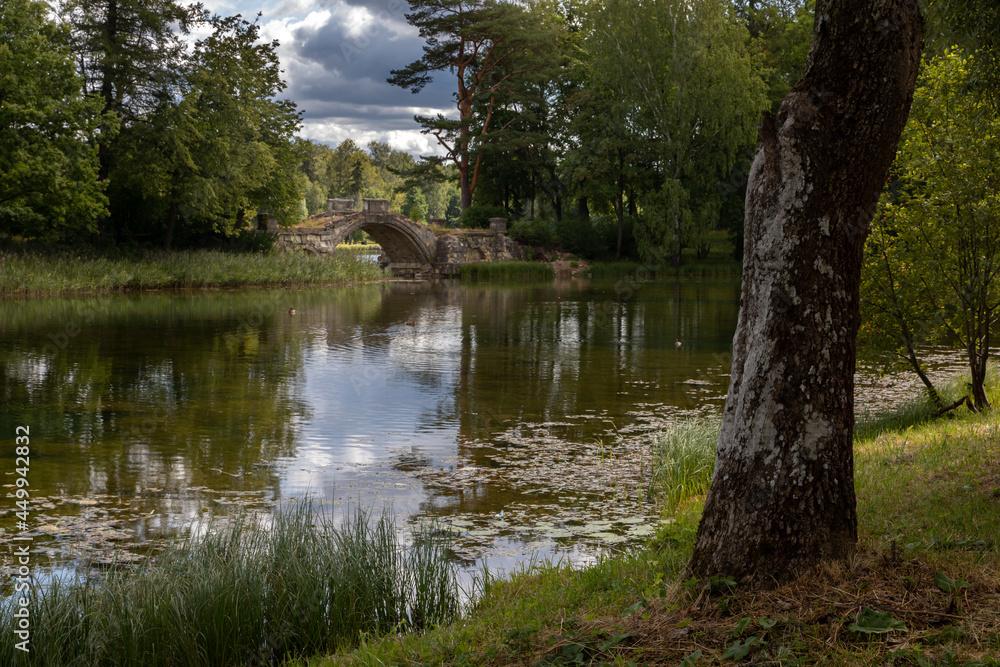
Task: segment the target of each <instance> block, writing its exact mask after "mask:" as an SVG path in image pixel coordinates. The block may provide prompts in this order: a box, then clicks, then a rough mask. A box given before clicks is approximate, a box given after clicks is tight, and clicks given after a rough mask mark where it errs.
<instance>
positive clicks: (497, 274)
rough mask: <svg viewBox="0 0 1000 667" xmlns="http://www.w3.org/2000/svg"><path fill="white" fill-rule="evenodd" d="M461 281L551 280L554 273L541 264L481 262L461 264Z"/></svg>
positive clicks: (548, 266)
mask: <svg viewBox="0 0 1000 667" xmlns="http://www.w3.org/2000/svg"><path fill="white" fill-rule="evenodd" d="M461 277H462V280H552V279H554V278H555V272H554V271H553V270H552V267H551V266H550V265H548V264H543V263H541V262H481V263H478V264H463V265H462V267H461Z"/></svg>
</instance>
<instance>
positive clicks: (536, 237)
mask: <svg viewBox="0 0 1000 667" xmlns="http://www.w3.org/2000/svg"><path fill="white" fill-rule="evenodd" d="M509 233H510V237H511V238H512V239H514V240H515V241H517V242H518V243H522V244H524V245H532V246H535V245H540V246H546V247H547V246H550V245H552V228H551V227H550V226H549V223H548V222H547V221H545V220H537V219H536V220H518V221H517V222H515V223H514V225H513V226H512V227H510V229H509Z"/></svg>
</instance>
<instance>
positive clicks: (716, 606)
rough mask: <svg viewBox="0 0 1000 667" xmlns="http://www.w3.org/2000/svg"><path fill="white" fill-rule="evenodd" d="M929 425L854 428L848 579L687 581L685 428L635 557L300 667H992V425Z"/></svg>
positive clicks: (544, 580) (969, 417) (691, 460)
mask: <svg viewBox="0 0 1000 667" xmlns="http://www.w3.org/2000/svg"><path fill="white" fill-rule="evenodd" d="M927 413H928V411H927V409H926V408H923V407H920V406H916V407H909V408H907V409H904V410H902V411H901V412H900V413H899V414H897V415H894V416H892V417H887V418H882V419H879V420H870V421H866V422H864V423H861V424H859V425H858V427H857V429H858V430H857V433H858V435H859V440H858V441H857V443H856V487H857V494H858V514H859V520H860V526H859V529H860V540H859V551H858V554H857V556H856V557H854V558H853V559H852V560H851V561H850V562H848V563H839V564H832V565H829V566H827V567H824V568H822V569H821V570H820V571H818V572H815V573H813V574H811V575H809V576H806V577H803V578H802V579H800V580H799V581H797V582H794V583H792V584H789V585H786V586H783V587H780V588H778V589H776V590H774V591H769V592H765V593H759V592H756V593H755V592H749V591H747V592H743V591H741V590H739V588H738V586H733V585H731V584H732V583H734V582H727V581H726V580H718V581H713V582H693V581H686V580H685V577H684V574H683V571H684V566H685V564H686V561H687V559H688V557H689V556H690V553H691V548H692V544H693V539H694V532H695V529H696V526H697V521H698V518H699V515H700V511H701V503H702V499H703V495H701V494H702V493H703V489H704V488H705V487H706V486H707V480H708V478H709V476H710V471H711V459H712V453H711V452H712V449H713V448H714V441H715V436H716V433H717V428H718V423H717V422H714V423H713V422H701V423H698V424H694V425H684V426H681V427H678V428H677V429H673V430H671V431H668V432H666V433H665V434H664V436H663V439H662V440H661V442H660V443H658V444H657V445H656V447H657V451H658V452H659V455H658V456H659V460H660V461H663V462H670V463H671V466H670V468H669V469H668V468H664V469H662V470H661V471H660V472H659V473H658V478H654V487H655V489H651V490H655V491H656V493H658V494H659V495H660V496H661V497H663V498H664V499H665V500H668V504H670V503H672V506H673V516H674V517H675V519H676V521H675V522H674V523H672V524H670V525H669V526H668V527H667V528H666V529H665V530H664V531H663V532H662V533H661V534H660V535H658V536H657V538H656V539H655V540H654V541H653V542H652V543H651V544H650V545H648V546H647V547H646V548H645V549H643V550H639V551H636V552H633V553H626V554H620V555H613V556H609V557H607V558H605V559H604V560H602V561H601V562H599V563H598V564H596V565H593V566H591V567H587V568H585V569H582V570H572V569H570V568H567V567H559V566H550V565H543V566H540V567H533V568H525V569H524V570H523V571H522V572H520V573H519V574H516V575H515V576H513V577H511V578H510V579H509V580H506V581H492V582H488V585H487V586H485V588H484V590H485V594H484V595H483V597H481V598H480V599H479V600H478V603H477V606H476V608H475V609H474V610H473V611H472V613H470V614H468V615H466V617H465V618H464V619H462V620H460V621H457V622H456V623H454V624H452V625H449V626H445V627H441V628H438V629H436V630H434V631H432V632H429V633H426V634H424V635H420V636H408V637H393V636H388V637H383V638H378V639H368V640H366V641H365V642H363V643H362V645H361V646H360V647H359V648H357V649H354V650H351V651H349V652H345V653H340V654H335V655H331V656H329V657H327V658H325V659H313V660H311V661H310V662H308V664H309V665H310V666H311V667H317V666H319V665H342V664H344V665H413V664H447V665H483V666H488V665H570V664H581V665H604V664H607V665H639V664H669V665H685V666H688V667H690V666H708V665H730V664H754V665H859V666H860V665H865V666H868V665H897V666H902V665H910V666H913V667H952V666H956V667H986V666H997V665H1000V662H998V661H997V660H998V659H1000V555H998V544H1000V418H998V414H997V413H996V412H992V411H991V412H988V413H985V414H980V415H973V414H971V413H968V412H967V411H963V412H960V413H957V414H956V415H955V416H953V417H951V418H942V419H937V420H933V421H927V419H926V416H927ZM673 468H680V469H681V472H676V473H675V472H672V471H671V470H672V469H673ZM691 493H693V494H694V495H689V494H691ZM654 495H655V493H654ZM706 584H708V586H707V587H706ZM866 609H868V610H873V612H878V613H879V614H887V616H885V615H877V614H875V613H873V612H870V611H866ZM303 664H305V663H303Z"/></svg>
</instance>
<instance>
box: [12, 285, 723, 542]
mask: <svg viewBox="0 0 1000 667" xmlns="http://www.w3.org/2000/svg"><path fill="white" fill-rule="evenodd" d="M621 296H622V295H619V294H616V291H615V289H614V287H613V286H612V285H585V284H578V283H562V284H554V285H536V286H516V287H497V286H463V285H457V284H445V283H439V284H426V283H394V284H381V285H369V286H364V287H358V288H350V289H313V290H303V291H281V290H270V291H257V292H214V293H212V292H198V293H192V294H176V293H169V294H168V293H151V294H142V295H137V296H114V297H94V298H76V299H35V300H24V301H5V302H2V303H0V398H2V400H3V402H4V405H5V406H6V408H5V410H4V412H3V414H2V415H0V433H5V434H13V431H14V427H15V426H17V425H21V424H27V425H30V426H31V430H32V435H33V438H32V466H31V486H32V494H33V496H32V497H33V499H34V501H35V502H36V506H35V508H34V516H33V521H34V522H35V523H34V525H35V526H37V528H36V530H35V532H36V533H37V537H38V540H37V542H36V548H37V549H39V550H41V551H45V552H46V553H49V554H50V555H51V556H52V557H53V558H56V559H66V558H67V557H69V556H70V555H72V554H81V553H82V554H87V553H93V552H94V550H95V549H96V552H97V553H99V554H100V553H103V551H102V549H105V550H106V548H107V547H108V546H109V545H110V546H113V545H115V544H125V543H128V542H129V541H130V539H131V538H132V537H133V536H138V537H140V538H146V537H156V536H160V535H164V534H171V532H172V531H174V530H175V529H177V528H180V527H186V526H188V525H189V524H190V522H191V521H192V520H193V519H194V518H196V517H199V516H202V515H204V514H205V513H206V512H221V513H226V512H230V511H232V509H233V508H236V507H245V506H250V507H267V506H269V505H270V504H273V503H274V502H277V501H279V500H282V499H288V498H291V497H301V496H303V495H305V494H307V493H312V494H316V495H319V496H321V497H325V498H327V499H329V500H331V501H334V502H338V503H344V502H348V501H350V502H359V503H362V504H365V505H376V506H377V505H381V504H382V503H383V502H390V503H392V505H393V507H394V509H395V510H396V511H397V512H398V513H400V514H401V515H404V516H408V515H430V516H444V517H451V518H452V519H455V518H456V517H459V518H458V519H457V521H459V523H458V524H457V525H456V526H452V528H453V530H454V531H455V532H456V534H460V535H461V534H463V527H462V524H461V522H467V523H468V522H471V523H470V525H468V526H465V529H464V533H471V532H483V531H485V533H486V534H483V535H479V536H471V537H480V538H482V539H478V540H476V539H468V540H467V541H466V543H465V545H466V551H465V554H466V555H468V556H470V557H472V556H474V555H475V554H476V553H479V552H478V551H476V549H481V548H486V546H488V545H489V544H497V543H500V542H503V541H504V540H508V541H519V542H520V543H521V544H522V546H523V545H531V544H535V545H536V546H537V545H538V544H543V546H544V545H546V544H547V545H554V546H561V547H566V548H571V547H572V545H573V544H574V539H575V538H573V539H571V538H568V537H565V536H563V533H561V532H559V531H567V530H568V531H569V532H570V533H573V535H574V536H575V537H579V536H580V535H579V534H577V533H574V532H573V530H570V529H574V528H575V527H578V526H576V524H581V526H583V525H584V524H586V520H587V516H588V514H587V511H586V510H585V509H583V508H586V507H591V508H592V511H593V512H598V513H600V512H604V513H605V514H606V513H607V511H608V510H607V507H605V505H602V504H601V503H613V504H614V506H615V507H618V508H619V509H621V510H622V512H621V513H620V514H621V516H620V518H621V520H622V521H624V520H625V519H627V518H629V516H631V515H634V514H635V513H636V512H639V513H640V514H641V513H642V512H646V513H647V514H651V512H650V511H648V508H647V509H644V508H643V504H642V503H643V500H642V497H641V496H642V479H641V478H642V476H643V474H645V472H648V461H646V460H643V458H642V456H643V453H642V452H643V447H644V446H645V445H644V444H643V443H644V442H646V441H645V440H644V435H643V434H646V433H649V432H651V431H653V430H655V429H656V428H658V427H659V426H660V425H662V424H663V423H664V422H666V421H669V420H670V419H674V418H676V417H677V416H679V415H684V414H690V413H692V412H697V411H700V410H707V409H718V407H719V406H720V405H721V401H722V400H723V395H724V393H725V389H726V385H727V382H728V377H726V375H725V374H726V373H727V372H728V366H729V358H728V354H727V351H728V349H729V345H730V341H731V338H732V332H733V329H734V327H735V322H736V309H737V303H738V285H737V284H735V283H732V282H728V283H712V282H687V283H647V284H645V285H643V286H641V287H640V288H639V289H637V290H635V291H634V293H633V294H631V295H629V298H621ZM289 308H294V309H295V314H294V315H290V314H289ZM676 339H680V340H681V341H683V346H682V347H681V348H677V347H675V345H674V341H675V340H676ZM4 437H7V436H4ZM10 437H12V435H11V436H10ZM9 450H10V448H5V449H4V450H3V452H4V453H3V454H2V456H3V457H4V458H0V463H3V465H5V466H6V467H7V468H8V469H9V470H12V469H13V464H14V462H13V458H12V457H10V456H9ZM612 452H616V454H615V455H614V456H612V454H611V453H612ZM612 460H613V461H615V464H616V465H617V467H614V468H613V467H612V466H611V464H610V463H608V462H609V461H612ZM588 466H590V467H589V468H588ZM581 471H582V473H581ZM602 471H603V472H602ZM581 474H583V475H584V477H583V478H582V479H581V478H580V475H581ZM612 481H613V483H614V485H615V486H614V488H613V489H612V488H610V485H611V484H612ZM601 484H603V485H604V486H605V488H599V487H600V486H601ZM616 511H617V510H616ZM2 512H3V514H2V515H0V528H2V529H3V530H4V533H3V534H2V535H0V541H9V539H10V537H11V535H12V533H13V521H14V518H13V507H12V505H10V506H5V507H3V509H2ZM501 513H503V514H501ZM498 516H500V517H502V518H501V519H497V517H498ZM613 516H615V517H617V516H618V514H614V513H613ZM461 517H465V518H461ZM511 519H516V521H515V522H512V521H511ZM517 522H520V524H523V525H518V523H517ZM526 522H533V523H531V526H535V527H538V530H536V531H534V532H532V531H531V530H528V529H527V528H525V526H526V525H527V523H526ZM498 524H506V525H498ZM536 524H537V525H536ZM547 524H552V526H551V528H550V527H547ZM587 525H589V524H587ZM625 525H628V524H622V525H620V526H617V528H623V526H625ZM529 527H530V526H529ZM591 527H592V526H591ZM598 527H600V526H598ZM522 528H524V530H522ZM617 528H616V529H617ZM532 530H533V529H532ZM546 531H548V534H549V537H545V536H544V535H543V536H542V537H541V538H539V535H538V534H539V533H546ZM619 532H621V531H619ZM612 533H613V531H612V532H608V531H606V530H590V531H589V533H586V531H582V532H581V533H580V534H608V535H611V534H612ZM552 535H555V537H552ZM468 537H470V536H469V535H463V538H462V539H465V538H468ZM546 540H547V542H546ZM553 540H555V541H553ZM598 541H599V540H598ZM7 557H8V556H4V558H7Z"/></svg>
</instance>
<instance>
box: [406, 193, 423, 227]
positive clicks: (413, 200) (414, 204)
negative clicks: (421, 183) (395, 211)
mask: <svg viewBox="0 0 1000 667" xmlns="http://www.w3.org/2000/svg"><path fill="white" fill-rule="evenodd" d="M403 211H405V212H406V217H408V218H409V219H410V220H414V221H416V222H423V221H424V219H425V218H426V217H427V199H426V198H425V197H424V193H423V191H422V190H421V189H420V188H416V187H414V188H410V189H409V190H408V191H407V193H406V201H405V202H403Z"/></svg>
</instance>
